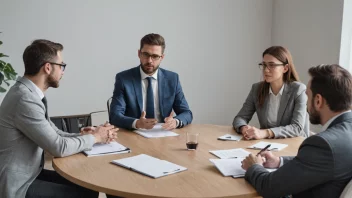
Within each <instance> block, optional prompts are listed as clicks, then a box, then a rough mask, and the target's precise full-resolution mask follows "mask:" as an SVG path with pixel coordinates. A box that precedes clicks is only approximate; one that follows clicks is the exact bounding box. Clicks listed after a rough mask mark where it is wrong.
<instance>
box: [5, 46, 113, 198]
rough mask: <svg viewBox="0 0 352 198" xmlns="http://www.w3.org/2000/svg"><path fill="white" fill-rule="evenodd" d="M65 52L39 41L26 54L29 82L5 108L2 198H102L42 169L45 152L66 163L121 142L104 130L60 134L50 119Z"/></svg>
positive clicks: (11, 96) (20, 85)
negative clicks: (97, 146) (51, 95)
mask: <svg viewBox="0 0 352 198" xmlns="http://www.w3.org/2000/svg"><path fill="white" fill-rule="evenodd" d="M62 50H63V46H62V45H61V44H59V43H54V42H51V41H48V40H35V41H34V42H33V43H32V44H31V45H29V46H28V47H27V48H26V49H25V51H24V53H23V61H24V65H25V74H24V77H22V78H18V80H17V82H16V84H15V85H14V86H13V87H11V89H10V90H9V92H8V93H7V95H6V96H5V98H4V100H3V102H2V104H1V106H0V137H1V138H0V184H1V185H0V197H1V198H22V197H23V198H24V197H26V198H28V197H98V193H97V192H93V191H91V190H88V189H85V188H83V187H80V186H77V185H75V184H73V183H71V182H69V181H67V180H65V179H64V178H62V177H60V176H59V175H58V174H57V173H56V172H54V171H49V170H45V169H43V165H44V158H43V150H45V151H47V152H49V153H50V154H52V155H53V156H55V157H64V156H68V155H72V154H75V153H78V152H81V151H84V150H89V149H91V148H92V146H93V144H94V143H103V142H107V141H111V140H112V139H114V138H115V137H116V131H117V129H113V128H114V126H112V125H110V126H108V125H104V126H101V127H97V128H95V129H94V130H91V131H88V134H86V135H80V134H79V133H77V134H70V133H66V132H63V131H61V130H59V129H58V128H57V127H56V126H55V125H54V124H53V123H52V122H51V121H50V119H49V116H48V106H47V100H46V98H45V96H44V92H45V91H46V90H47V89H48V88H49V87H54V88H57V87H58V86H59V81H60V79H61V77H62V76H63V74H64V70H65V67H66V64H64V63H63V62H62V56H61V51H62Z"/></svg>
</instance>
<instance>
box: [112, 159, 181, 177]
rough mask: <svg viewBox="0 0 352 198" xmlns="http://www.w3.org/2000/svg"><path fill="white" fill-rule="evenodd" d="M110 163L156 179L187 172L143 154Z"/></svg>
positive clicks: (172, 164)
mask: <svg viewBox="0 0 352 198" xmlns="http://www.w3.org/2000/svg"><path fill="white" fill-rule="evenodd" d="M111 163H113V164H117V165H119V166H122V167H125V168H128V169H130V170H133V171H136V172H138V173H141V174H143V175H146V176H149V177H152V178H158V177H162V176H166V175H170V174H174V173H178V172H181V171H184V170H187V168H185V167H183V166H179V165H177V164H174V163H171V162H168V161H165V160H160V159H158V158H154V157H151V156H149V155H145V154H140V155H137V156H133V157H128V158H124V159H119V160H113V161H112V162H111Z"/></svg>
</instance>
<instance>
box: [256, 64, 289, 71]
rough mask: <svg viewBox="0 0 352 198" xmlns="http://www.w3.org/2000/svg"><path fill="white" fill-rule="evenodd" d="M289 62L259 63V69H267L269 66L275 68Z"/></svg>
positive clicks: (270, 68) (271, 68)
mask: <svg viewBox="0 0 352 198" xmlns="http://www.w3.org/2000/svg"><path fill="white" fill-rule="evenodd" d="M286 64H287V63H268V64H267V63H259V64H258V65H259V69H261V70H265V68H268V69H269V70H274V69H275V68H276V67H277V66H284V65H286Z"/></svg>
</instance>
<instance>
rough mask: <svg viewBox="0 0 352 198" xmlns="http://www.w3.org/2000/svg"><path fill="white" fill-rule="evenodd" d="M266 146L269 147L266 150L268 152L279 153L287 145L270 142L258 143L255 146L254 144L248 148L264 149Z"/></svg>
mask: <svg viewBox="0 0 352 198" xmlns="http://www.w3.org/2000/svg"><path fill="white" fill-rule="evenodd" d="M268 144H270V145H271V146H270V147H269V148H268V151H280V150H282V149H284V148H286V147H287V146H288V145H287V144H280V143H272V142H258V143H257V144H254V145H252V146H250V147H248V148H251V149H263V148H265V147H266V146H267V145H268Z"/></svg>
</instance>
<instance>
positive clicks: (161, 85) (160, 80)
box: [158, 68, 166, 119]
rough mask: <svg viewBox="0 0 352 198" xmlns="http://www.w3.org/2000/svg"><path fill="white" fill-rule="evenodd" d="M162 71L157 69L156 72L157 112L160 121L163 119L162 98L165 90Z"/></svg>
mask: <svg viewBox="0 0 352 198" xmlns="http://www.w3.org/2000/svg"><path fill="white" fill-rule="evenodd" d="M164 77H165V76H164V74H163V71H162V70H161V69H160V68H159V71H158V94H159V110H160V116H161V119H163V118H164V109H163V98H164V95H163V93H164V90H165V89H166V84H165V79H164Z"/></svg>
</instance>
